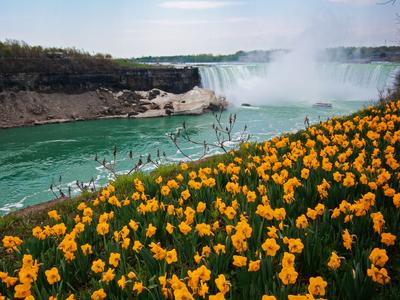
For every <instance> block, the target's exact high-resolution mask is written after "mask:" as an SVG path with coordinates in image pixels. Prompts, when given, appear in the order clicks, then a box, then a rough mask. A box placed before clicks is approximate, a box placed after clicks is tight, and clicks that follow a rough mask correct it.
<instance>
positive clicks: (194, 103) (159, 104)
mask: <svg viewBox="0 0 400 300" xmlns="http://www.w3.org/2000/svg"><path fill="white" fill-rule="evenodd" d="M138 93H139V94H142V92H138ZM156 94H157V96H156V97H155V98H152V99H149V100H151V102H152V103H153V104H154V106H152V107H150V109H149V110H147V111H145V112H140V111H139V113H138V114H135V115H134V116H132V117H134V118H154V117H163V116H166V115H168V116H169V115H199V114H202V113H205V112H210V111H216V110H220V109H225V108H226V107H227V106H228V102H227V101H226V99H225V98H224V97H218V96H216V95H215V93H214V92H213V91H211V90H207V89H202V88H198V87H195V88H194V89H193V90H190V91H189V92H186V93H184V94H171V93H166V92H163V91H160V90H157V92H154V90H151V91H149V92H148V93H147V95H148V97H153V96H154V95H156Z"/></svg>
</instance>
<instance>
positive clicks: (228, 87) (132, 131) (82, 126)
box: [0, 64, 399, 214]
mask: <svg viewBox="0 0 400 300" xmlns="http://www.w3.org/2000/svg"><path fill="white" fill-rule="evenodd" d="M335 68H336V72H335ZM352 68H354V69H357V70H352ZM321 70H324V71H323V72H325V73H324V74H326V75H324V76H322V78H326V77H329V76H330V78H331V80H330V81H329V86H331V87H332V86H335V87H336V91H338V92H337V93H334V92H333V89H328V88H327V89H326V90H324V91H323V93H321V96H320V95H318V96H317V95H316V94H313V93H315V91H313V92H312V94H310V96H305V95H304V94H302V93H301V90H300V91H299V90H296V89H294V90H291V89H290V87H289V88H288V89H286V90H281V94H282V95H285V94H291V97H290V98H289V97H288V98H285V101H284V100H279V101H277V99H279V98H278V97H276V96H275V95H274V94H273V93H272V94H268V89H266V87H265V86H263V87H260V88H259V89H258V90H256V91H253V93H249V92H248V91H249V88H250V87H251V83H253V82H261V81H262V80H264V81H265V82H268V78H271V75H270V74H269V73H268V67H267V66H264V65H254V64H253V65H252V64H247V65H244V64H240V65H238V64H232V65H211V66H202V67H201V68H200V73H201V77H202V84H203V85H204V87H207V88H211V89H214V90H216V91H217V93H219V94H223V95H227V96H228V100H231V99H232V100H231V102H233V103H234V104H236V105H233V106H231V107H230V108H229V109H228V110H227V111H226V112H224V114H223V116H222V119H223V120H224V119H225V120H226V119H227V118H228V116H229V114H230V113H234V114H237V123H236V127H235V128H236V130H235V132H236V133H238V132H239V131H240V130H241V129H242V128H243V127H244V125H245V124H246V125H247V127H248V133H250V134H251V136H252V139H253V140H258V141H262V140H267V139H269V138H271V137H273V136H276V135H279V134H280V133H282V132H291V131H296V130H298V129H301V128H304V118H305V116H308V117H309V119H310V122H311V123H316V122H318V121H319V120H326V119H327V118H331V117H333V116H337V115H345V114H349V113H351V112H354V111H356V110H358V109H360V108H361V107H363V106H365V105H368V104H370V103H371V100H369V99H372V98H374V96H375V97H376V94H377V89H378V88H379V89H380V88H384V87H385V86H389V85H390V84H391V82H392V81H393V76H394V75H393V74H395V73H396V72H397V71H398V70H399V66H398V65H394V64H367V65H362V66H360V65H356V64H354V66H351V65H350V64H348V65H347V66H343V65H337V66H334V67H331V69H329V67H327V66H322V67H321ZM329 74H330V75H329ZM271 80H272V79H271ZM324 82H325V83H326V82H327V80H325V81H324ZM307 83H308V84H310V82H309V81H304V85H305V86H307ZM321 84H322V83H321ZM264 85H266V86H267V87H268V84H264ZM325 86H328V84H325ZM329 91H331V94H329ZM340 91H342V92H340ZM343 91H347V94H346V93H343ZM354 91H359V92H362V97H356V96H355V95H354V94H353V92H354ZM264 92H265V93H264ZM254 95H256V96H257V97H255V96H254ZM263 97H264V100H263V101H262V100H260V99H263ZM320 97H324V98H323V99H321V98H320ZM318 100H329V102H330V103H332V105H333V107H332V108H331V109H321V108H314V107H313V106H312V103H314V102H317V101H318ZM240 102H246V103H251V104H253V105H254V106H252V107H242V106H240V105H239V104H240ZM183 121H185V122H186V124H187V128H189V130H190V132H191V134H192V135H193V137H194V138H196V139H197V140H199V141H203V140H204V139H207V140H213V137H214V136H213V131H212V129H211V125H212V123H213V115H212V114H204V115H201V116H174V117H166V118H156V119H142V120H133V119H114V120H98V121H84V122H75V123H64V124H54V125H45V126H37V127H24V128H13V129H7V130H0V146H1V147H0V214H5V213H8V212H10V211H12V210H16V209H18V208H22V207H25V206H29V205H32V204H35V203H40V202H43V201H47V200H50V199H52V198H54V195H53V194H52V193H51V192H50V190H49V186H50V184H51V183H52V182H54V183H56V184H57V183H58V179H59V176H61V178H62V188H63V190H64V192H67V190H68V186H69V187H70V188H71V191H72V193H73V194H76V193H78V192H79V189H78V188H77V187H76V184H75V182H76V180H79V181H84V182H88V181H90V180H91V178H94V180H95V184H96V186H100V185H104V184H105V183H106V182H107V180H109V179H110V174H109V172H108V171H107V170H105V169H104V168H103V167H102V166H101V165H100V164H98V163H96V162H95V161H94V157H95V155H96V153H97V154H98V156H99V158H101V159H102V158H103V157H106V158H107V159H108V160H110V159H111V158H112V153H113V148H114V145H117V170H118V171H119V172H124V171H126V170H129V169H130V168H131V167H132V166H133V164H134V162H136V161H137V159H138V158H139V155H144V156H146V155H147V154H148V153H150V154H152V156H153V157H154V156H155V155H156V152H157V149H160V151H161V152H165V153H166V154H167V156H168V157H170V158H171V159H173V160H177V161H178V160H180V159H182V155H181V154H180V153H179V152H178V151H177V149H176V148H175V146H174V145H173V144H172V143H171V142H170V141H169V139H168V137H167V136H166V133H169V132H175V130H176V129H177V128H179V127H181V125H182V122H183ZM183 148H184V149H185V151H187V152H188V153H189V154H190V155H192V156H193V158H196V157H198V156H199V155H200V154H201V152H202V148H201V147H194V146H193V145H190V144H183ZM130 150H132V151H133V155H134V159H133V160H131V159H129V157H128V153H129V151H130ZM144 159H145V158H144Z"/></svg>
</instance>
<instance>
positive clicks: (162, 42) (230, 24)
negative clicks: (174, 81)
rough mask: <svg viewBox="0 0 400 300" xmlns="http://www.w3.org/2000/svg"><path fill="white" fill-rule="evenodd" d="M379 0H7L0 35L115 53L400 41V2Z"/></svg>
mask: <svg viewBox="0 0 400 300" xmlns="http://www.w3.org/2000/svg"><path fill="white" fill-rule="evenodd" d="M377 2H379V1H374V0H355V1H350V0H309V1H307V2H303V3H299V1H295V0H283V1H280V2H268V1H262V0H248V1H240V0H232V1H222V0H213V1H201V0H198V1H194V0H191V1H166V0H151V1H137V0H136V1H135V0H133V1H132V0H131V1H128V0H117V1H108V0H97V1H94V0H88V1H85V2H82V1H77V0H70V1H62V0H61V1H51V0H38V1H28V0H13V1H11V0H1V2H0V28H1V30H0V40H5V39H7V38H8V39H15V40H23V41H25V42H26V43H28V44H30V45H41V46H44V47H76V48H78V49H83V50H85V51H88V52H90V53H97V52H99V53H110V54H111V55H112V56H114V57H140V56H171V55H191V54H201V53H207V54H208V53H212V54H215V55H217V54H231V53H235V52H236V51H238V50H243V51H249V50H256V49H262V50H269V49H295V48H297V45H298V44H302V43H303V41H304V40H312V44H313V45H315V46H316V47H323V48H330V47H338V46H355V47H359V46H366V47H371V46H372V47H373V46H389V45H395V44H396V43H397V42H398V40H399V33H398V24H397V23H396V12H397V7H398V6H396V5H390V4H388V5H379V4H376V3H377Z"/></svg>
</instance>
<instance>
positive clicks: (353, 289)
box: [0, 107, 400, 299]
mask: <svg viewBox="0 0 400 300" xmlns="http://www.w3.org/2000/svg"><path fill="white" fill-rule="evenodd" d="M379 109H383V107H379ZM369 114H370V112H368V111H366V110H363V111H360V112H358V113H356V114H354V115H352V116H349V117H345V118H342V119H340V123H342V124H343V123H344V122H345V121H347V120H351V119H353V118H354V117H357V116H358V117H360V118H362V117H364V116H368V115H369ZM379 114H380V115H382V112H380V113H379ZM398 126H399V124H397V127H396V128H397V130H399V128H398ZM314 127H315V128H316V129H321V128H322V127H321V126H319V125H318V126H314ZM288 137H289V140H290V141H296V140H299V141H302V142H305V141H306V140H307V138H306V133H305V131H300V132H298V133H296V134H291V135H289V136H288ZM258 148H259V147H258V145H251V146H250V148H249V149H245V148H242V149H240V150H238V151H237V152H235V153H234V155H232V154H226V155H220V156H216V157H212V158H210V159H208V160H206V161H202V162H196V163H192V164H191V165H190V167H189V170H199V169H200V168H204V167H209V168H216V167H217V165H218V163H220V162H223V163H225V164H226V165H227V164H228V163H230V162H233V161H234V157H240V158H242V159H243V160H247V159H248V155H250V154H251V155H253V156H254V155H259V154H260V152H259V149H258ZM398 148H399V147H398V143H397V146H396V149H397V150H399V149H398ZM369 150H371V149H370V148H369ZM381 150H383V149H381ZM397 153H399V152H397ZM397 159H399V157H398V154H397ZM294 168H295V169H296V170H299V165H296V166H294ZM300 169H301V166H300ZM180 172H181V170H180V169H179V166H163V167H160V168H159V169H158V170H156V171H154V172H153V173H151V174H136V175H133V176H120V177H118V178H117V180H116V181H115V182H114V184H113V185H114V186H115V190H116V192H115V195H116V196H117V198H118V199H120V200H121V199H125V198H126V197H130V196H131V195H132V193H133V192H134V191H135V188H134V185H133V184H132V182H133V180H134V178H140V179H141V180H142V182H143V183H144V185H145V186H146V187H149V188H150V189H154V180H155V178H157V177H158V176H162V177H163V178H164V182H166V180H167V179H168V178H174V177H175V176H176V175H177V174H178V173H180ZM296 172H297V171H296ZM241 174H242V173H241ZM295 174H297V176H298V177H299V174H298V173H295ZM243 175H244V174H243ZM243 175H241V176H243ZM394 175H395V174H394V173H393V176H394ZM323 176H325V175H322V177H321V174H320V175H319V176H317V177H318V178H319V179H318V180H322V178H323ZM225 180H226V179H225ZM243 180H244V181H242V178H241V179H240V181H241V182H245V181H246V180H247V179H244V178H243ZM329 181H332V180H329ZM319 183H320V182H319ZM391 184H392V185H393V188H395V189H396V192H399V186H398V181H397V183H395V182H393V183H391ZM253 188H255V187H254V186H253ZM310 188H311V189H310ZM219 189H220V191H219V192H218V193H222V194H224V195H226V193H225V192H224V191H222V189H223V186H221V187H219ZM269 189H270V190H271V192H270V193H269V194H268V196H269V198H270V201H271V205H273V206H275V207H276V206H277V205H278V202H277V200H276V199H277V198H279V197H278V195H279V194H280V193H281V192H282V191H281V190H279V189H276V188H274V187H273V184H272V185H271V187H270V185H268V190H269ZM302 192H303V195H302V194H301V193H302ZM365 192H366V190H365V189H364V188H362V187H357V189H354V190H351V189H350V190H348V189H343V188H340V186H337V185H335V186H334V187H333V188H332V190H330V195H329V198H328V199H327V200H326V202H325V204H326V206H327V208H330V209H332V208H334V207H335V206H337V205H338V203H340V201H341V200H342V199H345V198H346V199H348V200H349V201H351V200H352V198H354V199H356V198H355V197H360V195H361V194H362V193H365ZM149 193H151V194H154V195H157V192H154V191H149ZM299 193H300V194H298V195H297V196H303V197H304V198H307V197H308V198H314V200H313V201H311V202H310V201H308V200H307V199H305V200H306V201H307V203H305V204H301V203H300V204H298V203H297V202H296V203H295V204H294V205H291V206H290V205H284V207H285V208H286V211H287V215H288V218H287V225H289V227H288V229H285V234H286V235H289V236H293V237H295V236H300V237H301V239H302V241H303V243H304V244H305V250H304V254H302V256H301V258H299V262H301V267H300V268H301V270H299V273H300V271H301V273H302V275H301V276H300V277H299V280H298V284H297V285H296V288H294V287H293V288H291V289H290V290H285V289H280V290H279V288H278V287H277V288H276V290H274V291H275V293H276V295H278V294H279V293H280V294H279V295H281V298H282V299H283V297H284V296H285V295H287V293H288V292H295V291H297V292H299V291H304V288H302V287H301V286H304V285H307V276H316V275H318V274H320V273H323V274H324V278H325V279H326V278H328V280H329V286H328V290H330V291H329V296H330V297H332V296H335V297H339V298H344V299H348V298H354V299H372V298H374V299H379V298H382V299H395V297H396V296H397V295H398V294H399V293H400V290H399V287H398V282H399V267H400V263H399V251H398V250H399V249H398V248H399V247H398V242H397V243H396V246H395V247H393V248H389V249H388V251H389V252H388V253H390V255H389V257H390V259H389V261H390V262H391V263H390V266H389V268H388V269H389V274H390V276H391V277H392V284H391V285H389V286H388V287H386V288H381V287H380V286H379V285H377V284H373V283H372V281H371V280H370V279H369V278H368V277H367V276H366V268H367V267H369V265H368V255H369V252H370V250H371V246H370V244H371V243H372V242H374V243H376V238H373V235H374V233H373V232H372V231H370V229H369V228H370V227H371V222H370V221H367V220H365V221H358V220H356V222H355V223H356V225H357V226H355V227H354V228H353V230H354V231H353V232H352V233H355V234H357V235H358V240H357V241H356V242H355V249H354V251H353V253H350V254H349V253H345V251H341V252H342V253H341V254H342V255H344V256H345V257H346V261H344V262H343V265H344V267H343V270H342V272H341V273H340V274H339V273H338V274H337V275H335V276H337V277H334V276H333V277H332V274H330V273H329V272H327V271H326V270H325V269H324V268H323V267H321V265H325V259H326V254H327V249H333V248H338V247H339V246H338V245H340V244H341V241H338V240H331V238H332V236H331V235H330V234H329V233H328V232H330V231H332V230H333V231H338V230H339V229H340V230H342V229H343V228H344V227H346V225H345V224H340V223H338V222H331V221H330V217H329V214H330V213H331V212H327V214H325V215H324V217H323V221H321V222H315V224H314V223H313V222H312V223H313V224H312V226H311V228H310V229H309V231H307V232H308V235H309V236H310V238H308V237H307V235H304V232H302V231H301V230H298V229H296V228H295V219H296V217H297V216H299V215H300V214H302V213H305V211H304V209H305V207H307V206H310V207H311V203H314V205H315V203H317V202H315V199H316V198H318V195H317V192H316V181H314V182H313V183H312V184H311V185H310V183H307V184H306V186H305V187H304V189H303V188H301V189H300V192H299ZM158 195H159V194H158ZM159 196H160V195H159ZM377 196H378V199H377V201H381V200H380V199H379V198H383V197H385V196H384V195H383V193H382V192H381V191H379V192H377ZM94 197H96V195H89V194H88V195H83V196H80V197H77V198H75V199H72V200H68V201H65V202H63V203H61V204H57V205H55V206H54V207H51V208H50V207H49V210H50V209H57V211H59V212H62V215H63V220H67V219H68V218H70V217H73V216H75V215H76V213H77V211H76V206H77V204H78V203H80V202H82V201H86V202H87V203H88V204H89V203H90V202H91V201H90V200H91V199H93V198H94ZM160 197H161V196H160ZM274 198H276V199H274ZM203 200H206V199H203ZM380 205H382V204H381V203H380ZM208 207H209V206H208ZM380 207H381V208H382V211H383V212H384V215H385V217H386V218H385V220H386V222H387V224H386V226H387V227H388V228H390V230H391V232H392V233H393V234H398V233H399V224H398V222H399V220H398V219H399V214H398V210H397V211H396V210H394V209H393V206H390V205H389V206H386V205H383V206H380ZM110 209H111V210H114V209H113V208H112V207H110V206H107V207H100V211H101V212H103V211H105V210H106V211H109V210H110ZM100 211H99V212H100ZM116 211H117V210H116ZM210 213H211V214H214V213H215V211H210ZM251 213H254V211H251V210H250V209H249V214H250V215H251ZM124 214H125V213H121V215H118V214H117V220H116V222H117V223H119V226H121V224H120V223H121V222H119V221H122V220H125V219H126V218H127V216H126V215H124ZM96 215H97V213H96ZM254 217H255V215H254ZM119 218H120V220H118V219H119ZM128 219H129V217H128ZM65 222H67V221H65ZM124 222H126V221H124ZM124 222H122V224H123V223H124ZM222 222H227V221H226V220H225V219H224V220H223V221H222ZM285 222H286V221H285ZM48 223H49V220H48V217H47V211H43V212H39V213H35V214H33V215H30V216H24V217H20V216H17V215H16V214H10V215H8V216H5V217H3V218H0V237H3V236H4V235H18V236H20V237H21V238H23V239H28V237H29V236H30V235H31V229H32V228H33V227H34V226H36V225H38V224H48ZM253 225H254V226H253V228H254V230H257V229H255V228H256V227H255V225H256V224H253ZM160 230H161V228H160ZM357 230H358V231H359V232H356V231H357ZM363 231H365V233H364V232H363ZM261 232H262V231H260V234H261ZM318 232H320V233H321V236H320V237H319V239H320V240H313V239H311V236H314V235H318ZM368 232H370V233H368ZM263 235H264V234H263ZM337 236H340V231H339V235H334V237H337ZM170 243H171V242H168V244H170ZM314 243H315V244H314ZM171 245H174V242H172V244H171ZM317 245H324V246H323V247H325V246H326V248H327V249H323V248H319V247H318V248H316V246H317ZM163 246H164V244H163ZM281 247H282V245H281ZM177 250H178V251H180V248H178V247H177ZM0 251H2V250H1V249H0ZM1 253H2V255H1V256H0V270H1V269H3V270H4V269H8V270H11V269H15V268H16V267H17V266H18V264H19V262H18V260H15V256H14V255H8V254H4V252H1ZM322 260H324V262H322V263H321V261H322ZM186 263H187V264H190V265H191V263H189V261H187V262H186ZM367 265H368V266H367ZM212 266H213V265H209V267H210V268H212ZM186 267H188V266H186ZM190 267H191V269H193V266H192V265H191V266H190ZM296 268H297V267H296ZM222 269H224V268H222ZM226 270H229V271H228V272H226V273H225V274H228V275H227V276H228V277H229V276H230V277H231V280H232V283H234V284H235V285H237V286H235V287H232V288H231V291H232V290H234V291H236V292H239V290H237V289H236V288H240V282H241V281H246V279H245V278H244V277H243V276H245V277H246V276H248V275H246V274H247V273H246V272H240V274H241V275H240V274H235V273H234V271H233V269H232V268H228V269H226ZM175 271H177V270H175ZM181 275H182V276H183V277H184V275H185V274H181ZM213 276H214V274H213ZM181 278H182V277H181ZM331 282H333V283H332V285H331ZM248 284H250V283H248ZM246 286H247V285H246ZM251 286H253V283H252V284H251ZM255 286H260V284H256V285H255ZM86 288H88V289H89V287H84V288H83V291H84V290H85V289H86ZM249 289H250V285H249ZM272 289H273V288H269V290H272ZM0 290H1V287H0ZM81 292H82V291H81ZM231 295H232V294H231ZM233 295H235V294H233ZM238 295H240V296H237V297H236V298H238V297H239V298H240V297H244V296H246V297H247V296H255V295H257V296H259V294H257V293H256V292H254V293H253V294H246V295H243V294H238ZM338 295H340V296H338ZM330 297H328V298H330ZM371 297H372V298H371ZM144 299H145V298H144Z"/></svg>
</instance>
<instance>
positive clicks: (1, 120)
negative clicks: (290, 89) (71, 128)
mask: <svg viewBox="0 0 400 300" xmlns="http://www.w3.org/2000/svg"><path fill="white" fill-rule="evenodd" d="M227 105H228V103H227V101H226V100H225V98H223V97H218V96H216V95H215V93H214V92H213V91H210V90H206V89H202V88H198V87H195V88H193V89H192V90H190V91H188V92H186V93H183V94H173V93H168V92H165V91H162V90H159V89H152V90H149V91H132V90H128V89H123V90H112V89H108V88H98V89H96V90H93V91H84V92H82V93H76V94H70V93H63V92H52V93H45V92H38V91H17V92H14V91H3V92H0V128H13V127H21V126H34V125H44V124H54V123H65V122H73V121H83V120H97V119H110V118H152V117H165V116H173V115H198V114H202V113H205V112H210V111H216V110H219V109H225V108H226V107H227Z"/></svg>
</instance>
